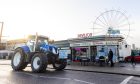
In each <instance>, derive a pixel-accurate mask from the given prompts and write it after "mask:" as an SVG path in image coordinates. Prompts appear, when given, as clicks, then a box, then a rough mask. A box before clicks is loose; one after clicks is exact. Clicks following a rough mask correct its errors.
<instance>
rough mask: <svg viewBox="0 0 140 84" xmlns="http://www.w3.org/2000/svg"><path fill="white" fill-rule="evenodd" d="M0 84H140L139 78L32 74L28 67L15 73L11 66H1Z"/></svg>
mask: <svg viewBox="0 0 140 84" xmlns="http://www.w3.org/2000/svg"><path fill="white" fill-rule="evenodd" d="M0 84H140V78H139V77H133V76H125V75H116V74H105V73H94V72H82V71H70V70H64V71H54V70H53V69H47V71H46V72H45V73H32V72H31V68H30V67H27V68H26V69H25V70H24V71H20V72H15V71H13V70H12V68H11V66H10V65H0Z"/></svg>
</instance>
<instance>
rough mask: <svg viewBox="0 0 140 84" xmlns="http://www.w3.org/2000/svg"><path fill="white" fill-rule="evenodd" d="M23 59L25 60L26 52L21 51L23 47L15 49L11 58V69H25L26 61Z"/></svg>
mask: <svg viewBox="0 0 140 84" xmlns="http://www.w3.org/2000/svg"><path fill="white" fill-rule="evenodd" d="M25 60H26V54H25V52H24V51H23V49H22V48H17V49H15V52H14V54H13V56H12V59H11V66H12V68H13V70H15V71H20V70H22V69H25V67H26V66H27V64H28V63H27V62H25Z"/></svg>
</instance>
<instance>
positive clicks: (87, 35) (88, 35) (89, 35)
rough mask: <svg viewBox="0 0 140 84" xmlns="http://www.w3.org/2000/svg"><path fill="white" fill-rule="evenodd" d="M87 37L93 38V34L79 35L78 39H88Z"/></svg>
mask: <svg viewBox="0 0 140 84" xmlns="http://www.w3.org/2000/svg"><path fill="white" fill-rule="evenodd" d="M86 37H92V33H83V34H78V38H86Z"/></svg>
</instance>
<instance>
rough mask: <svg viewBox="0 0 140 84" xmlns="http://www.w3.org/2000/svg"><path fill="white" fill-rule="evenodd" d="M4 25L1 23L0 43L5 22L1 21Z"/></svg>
mask: <svg viewBox="0 0 140 84" xmlns="http://www.w3.org/2000/svg"><path fill="white" fill-rule="evenodd" d="M0 23H1V24H2V25H1V31H0V44H1V37H2V32H3V24H4V22H0Z"/></svg>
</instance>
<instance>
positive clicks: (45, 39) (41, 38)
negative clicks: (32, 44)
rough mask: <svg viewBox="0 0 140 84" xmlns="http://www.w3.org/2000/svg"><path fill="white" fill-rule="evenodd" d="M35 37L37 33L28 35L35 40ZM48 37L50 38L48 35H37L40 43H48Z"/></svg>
mask: <svg viewBox="0 0 140 84" xmlns="http://www.w3.org/2000/svg"><path fill="white" fill-rule="evenodd" d="M35 38H36V36H35V35H29V36H28V40H32V41H35ZM48 39H49V38H48V37H46V36H38V37H37V41H38V43H46V44H48Z"/></svg>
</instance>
